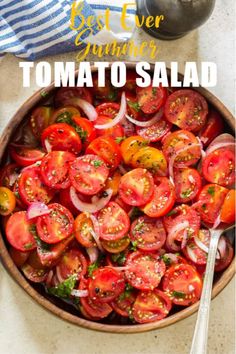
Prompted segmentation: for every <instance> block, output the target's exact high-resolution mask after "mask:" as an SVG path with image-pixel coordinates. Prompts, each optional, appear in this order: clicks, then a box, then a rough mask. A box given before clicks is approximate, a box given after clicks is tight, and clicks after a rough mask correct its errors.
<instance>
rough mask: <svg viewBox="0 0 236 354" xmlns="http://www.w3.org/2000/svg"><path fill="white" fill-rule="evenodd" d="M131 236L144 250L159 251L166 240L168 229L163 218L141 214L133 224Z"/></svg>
mask: <svg viewBox="0 0 236 354" xmlns="http://www.w3.org/2000/svg"><path fill="white" fill-rule="evenodd" d="M130 238H131V241H133V242H136V243H137V247H138V248H139V249H141V250H143V251H157V250H159V249H160V248H161V247H162V246H163V245H164V243H165V242H166V231H165V229H164V226H163V223H162V221H161V219H157V220H153V219H151V218H149V217H147V216H140V217H139V218H138V219H136V220H135V221H134V222H133V223H132V225H131V231H130Z"/></svg>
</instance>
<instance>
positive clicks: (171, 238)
mask: <svg viewBox="0 0 236 354" xmlns="http://www.w3.org/2000/svg"><path fill="white" fill-rule="evenodd" d="M187 227H189V222H188V221H184V222H182V223H180V224H177V225H175V226H174V227H172V228H171V229H170V230H169V232H168V235H167V239H166V244H167V247H168V248H169V249H170V250H172V251H174V252H178V251H180V249H181V248H184V247H185V246H186V243H187V236H188V234H187V230H186V233H184V235H183V239H182V242H181V246H179V245H177V244H176V243H175V237H176V235H177V234H178V232H180V231H182V230H185V229H186V228H187Z"/></svg>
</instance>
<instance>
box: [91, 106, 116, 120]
mask: <svg viewBox="0 0 236 354" xmlns="http://www.w3.org/2000/svg"><path fill="white" fill-rule="evenodd" d="M119 110H120V105H119V104H118V103H114V102H105V103H102V104H100V105H99V106H97V107H96V111H97V113H98V116H106V117H109V118H111V119H113V118H115V116H116V115H117V113H118V112H119Z"/></svg>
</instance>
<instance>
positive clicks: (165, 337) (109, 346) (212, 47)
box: [0, 0, 235, 354]
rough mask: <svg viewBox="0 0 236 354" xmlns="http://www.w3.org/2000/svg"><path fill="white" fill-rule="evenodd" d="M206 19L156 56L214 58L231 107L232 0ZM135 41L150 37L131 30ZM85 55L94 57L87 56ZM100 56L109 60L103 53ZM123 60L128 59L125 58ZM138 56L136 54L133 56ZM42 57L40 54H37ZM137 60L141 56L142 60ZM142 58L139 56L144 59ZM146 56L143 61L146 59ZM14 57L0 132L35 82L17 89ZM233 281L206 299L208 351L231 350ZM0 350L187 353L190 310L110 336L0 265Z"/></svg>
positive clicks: (2, 72)
mask: <svg viewBox="0 0 236 354" xmlns="http://www.w3.org/2000/svg"><path fill="white" fill-rule="evenodd" d="M216 3H217V4H216V8H215V10H214V12H213V15H212V17H211V18H210V20H209V21H208V22H207V23H206V24H205V25H204V26H203V27H201V28H200V29H199V30H197V31H194V32H192V33H190V34H189V35H187V36H186V37H184V38H182V39H179V40H176V41H172V42H166V41H158V42H157V43H158V47H159V49H160V50H159V58H158V60H160V61H166V62H170V61H178V62H179V64H180V71H182V70H183V65H184V62H186V61H197V62H199V63H200V62H201V61H214V62H216V63H217V66H218V85H217V87H215V88H212V89H211V91H212V92H213V93H214V94H216V96H218V97H219V98H220V99H221V100H222V102H223V103H224V104H225V105H226V107H228V109H229V110H230V111H231V112H233V111H234V92H235V87H234V81H235V65H234V62H235V58H233V55H234V49H235V48H234V45H235V40H234V37H235V28H234V14H233V9H234V7H235V1H234V0H218V1H217V2H216ZM135 38H136V40H137V42H141V41H143V40H147V39H151V38H150V37H149V36H148V35H147V34H146V33H144V32H140V31H137V32H136V33H135ZM74 58H75V54H74V53H70V54H64V55H58V56H55V57H51V58H46V60H47V61H49V62H50V63H53V62H54V61H73V60H74ZM88 59H89V60H91V61H92V60H93V59H94V58H92V57H89V58H88ZM103 59H104V60H112V58H111V57H109V56H108V57H105V58H103ZM126 59H128V60H132V58H128V57H126ZM139 59H140V58H137V60H139ZM43 60H44V59H43ZM142 60H143V59H142ZM144 60H145V58H144ZM146 60H148V59H147V58H146ZM18 62H19V59H17V58H15V57H13V56H5V57H4V58H3V59H2V60H1V61H0V102H1V104H0V131H2V130H3V128H4V127H5V125H6V124H7V122H8V121H9V119H10V118H11V116H12V115H13V114H14V113H15V111H16V110H17V109H18V107H19V106H20V104H22V103H23V102H24V101H25V100H26V99H27V98H28V97H29V96H30V95H31V94H32V93H33V92H35V91H36V90H37V87H36V85H35V83H34V79H33V78H32V86H31V88H29V89H28V88H27V89H26V88H22V74H21V71H20V69H19V68H18ZM234 290H235V289H234V281H231V282H230V284H229V285H228V286H227V287H226V288H225V289H224V290H223V291H222V293H221V294H220V295H219V296H218V297H217V298H216V299H215V300H213V302H212V307H211V320H210V327H209V353H210V354H233V353H234V346H235V341H234V338H235V328H234V315H235V304H234V298H235V297H234V295H235V294H234V293H235V291H234ZM0 314H1V315H0V316H1V317H0V318H1V325H0V353H2V354H64V353H69V354H120V353H123V354H128V353H129V354H141V353H143V354H154V353H155V354H156V353H158V354H187V353H189V349H190V346H191V338H192V334H193V330H194V324H195V321H196V315H193V316H191V317H190V318H188V319H186V320H183V321H181V322H179V323H177V324H175V325H172V326H170V327H168V328H164V329H161V330H156V331H152V332H148V333H144V334H132V335H124V334H122V335H116V334H106V333H99V332H93V331H89V330H86V329H82V328H79V327H76V326H74V325H71V324H69V323H66V322H63V321H62V320H60V319H58V318H56V317H54V316H53V315H52V314H50V313H48V312H46V311H45V310H44V309H43V308H41V307H40V306H38V305H37V304H35V303H34V302H33V301H31V299H30V298H29V296H28V295H27V294H26V293H24V291H23V290H21V289H20V287H19V286H18V285H16V284H15V283H14V281H13V280H12V279H11V278H10V276H9V275H8V274H7V273H6V271H5V270H4V269H3V267H2V266H1V265H0Z"/></svg>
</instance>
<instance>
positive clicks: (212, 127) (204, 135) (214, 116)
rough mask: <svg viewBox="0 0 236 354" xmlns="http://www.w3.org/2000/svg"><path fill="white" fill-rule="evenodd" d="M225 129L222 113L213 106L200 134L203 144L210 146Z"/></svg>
mask: <svg viewBox="0 0 236 354" xmlns="http://www.w3.org/2000/svg"><path fill="white" fill-rule="evenodd" d="M223 130H224V124H223V119H222V117H221V115H220V114H219V113H218V112H217V111H215V110H213V109H212V108H211V109H210V111H209V113H208V115H207V122H206V124H205V126H204V127H203V128H202V130H201V131H200V134H199V137H200V140H201V142H202V144H203V146H204V147H206V146H208V145H209V144H210V143H211V142H212V141H213V140H214V139H215V138H216V137H217V136H218V135H220V134H221V133H223Z"/></svg>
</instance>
